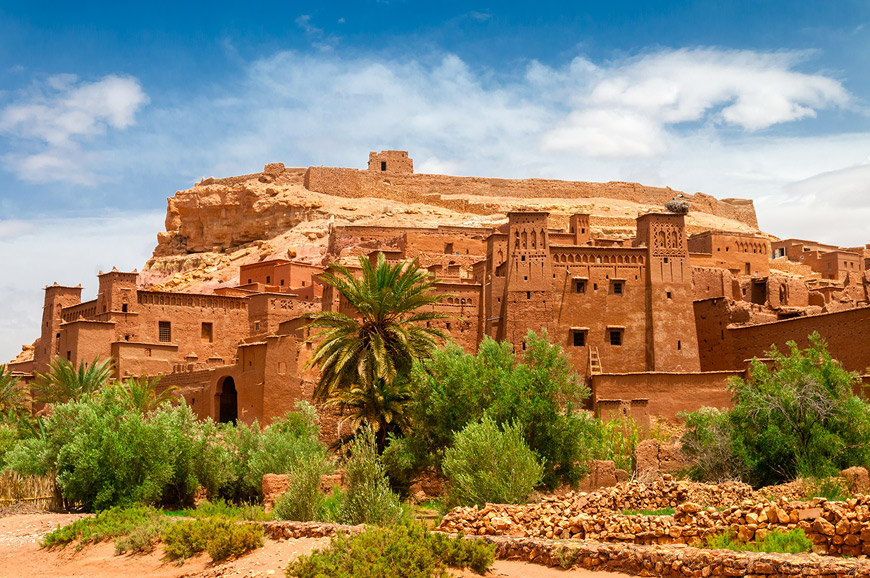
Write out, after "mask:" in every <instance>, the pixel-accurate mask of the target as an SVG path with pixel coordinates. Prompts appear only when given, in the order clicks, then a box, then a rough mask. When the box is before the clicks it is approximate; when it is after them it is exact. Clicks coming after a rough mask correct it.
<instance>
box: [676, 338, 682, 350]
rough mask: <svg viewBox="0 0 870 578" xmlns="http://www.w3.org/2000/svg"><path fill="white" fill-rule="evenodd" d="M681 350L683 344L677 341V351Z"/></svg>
mask: <svg viewBox="0 0 870 578" xmlns="http://www.w3.org/2000/svg"><path fill="white" fill-rule="evenodd" d="M682 348H683V344H682V343H681V342H680V341H679V340H677V351H679V350H681V349H682Z"/></svg>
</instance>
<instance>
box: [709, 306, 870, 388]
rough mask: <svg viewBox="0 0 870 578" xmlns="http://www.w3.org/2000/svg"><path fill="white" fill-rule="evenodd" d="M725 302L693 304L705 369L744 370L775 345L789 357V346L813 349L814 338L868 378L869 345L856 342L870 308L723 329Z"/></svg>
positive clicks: (868, 342)
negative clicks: (816, 334) (810, 338)
mask: <svg viewBox="0 0 870 578" xmlns="http://www.w3.org/2000/svg"><path fill="white" fill-rule="evenodd" d="M721 301H722V300H707V301H700V302H697V303H696V304H695V311H696V316H697V317H698V321H697V327H698V336H699V343H700V344H701V347H700V354H701V368H702V369H703V370H705V371H706V370H712V369H740V368H742V367H743V366H744V362H745V360H748V359H752V358H753V357H764V355H765V352H766V351H768V350H769V349H770V347H771V345H776V347H777V348H778V349H779V350H780V351H786V350H787V346H786V342H788V341H795V342H796V343H797V345H798V346H799V347H801V348H805V347H807V346H808V345H809V341H808V339H807V337H808V336H809V335H810V334H811V333H812V332H813V331H818V332H819V334H820V335H821V336H822V337H823V338H824V339H825V341H827V343H828V348H829V351H830V352H831V355H832V356H833V357H834V358H835V359H838V360H839V361H840V362H841V363H842V364H843V366H844V367H845V368H846V369H848V370H849V371H858V372H862V373H863V372H865V371H866V370H867V368H868V367H870V341H868V340H866V339H860V338H856V337H857V336H860V335H863V334H864V333H866V328H867V327H868V323H870V308H867V307H863V308H858V309H850V310H847V311H839V312H836V313H824V314H821V315H813V316H810V317H798V318H794V319H785V320H782V321H774V322H770V323H763V324H759V325H751V326H746V327H731V328H728V327H725V326H723V323H725V320H726V319H727V316H728V314H727V313H726V309H727V304H725V303H722V302H721Z"/></svg>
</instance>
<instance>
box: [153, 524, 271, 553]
mask: <svg viewBox="0 0 870 578" xmlns="http://www.w3.org/2000/svg"><path fill="white" fill-rule="evenodd" d="M163 544H164V545H163V551H164V553H165V558H166V559H167V560H177V561H179V562H181V563H183V562H184V560H185V559H187V558H190V557H191V556H193V555H194V554H196V553H198V552H205V551H207V552H208V554H209V556H211V558H212V560H214V561H216V562H217V561H219V560H223V559H225V558H228V557H229V556H237V555H239V554H244V553H245V552H247V551H249V550H253V549H255V548H259V547H261V546H262V545H263V527H262V526H260V525H258V524H243V523H238V522H236V521H234V520H229V519H227V518H200V519H197V520H185V521H183V522H178V523H177V524H173V525H172V526H170V527H169V528H168V529H167V530H166V531H165V532H164V533H163Z"/></svg>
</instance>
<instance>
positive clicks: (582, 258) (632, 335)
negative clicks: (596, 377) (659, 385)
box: [550, 246, 647, 375]
mask: <svg viewBox="0 0 870 578" xmlns="http://www.w3.org/2000/svg"><path fill="white" fill-rule="evenodd" d="M550 250H551V251H552V256H553V274H554V276H555V279H554V280H553V282H552V293H551V295H552V298H551V300H552V306H553V315H552V317H553V320H554V323H553V325H554V327H555V329H554V330H553V331H551V333H550V337H551V339H554V340H557V342H558V343H559V345H561V346H562V347H563V348H564V349H565V351H566V352H567V353H568V356H569V357H570V358H571V362H572V363H573V365H574V367H575V368H576V369H577V370H578V371H579V372H580V373H582V374H583V375H586V374H587V373H588V367H589V353H590V349H594V350H597V352H598V355H599V357H600V360H601V367H602V371H605V372H626V371H644V370H645V369H646V330H645V328H646V311H647V309H646V286H645V278H646V269H645V266H644V263H645V260H646V255H645V252H644V251H643V250H638V249H619V250H614V249H606V248H598V247H570V248H569V247H555V246H551V249H550ZM617 283H619V284H620V285H621V288H620V292H619V293H617V292H616V290H615V285H616V284H617ZM578 285H579V287H578ZM610 331H618V332H620V333H621V340H620V343H621V344H620V345H612V344H611V339H610ZM575 333H582V334H583V337H582V339H581V340H580V341H579V342H578V341H575V336H574V334H575ZM575 343H578V344H577V345H575ZM579 343H582V345H580V344H579Z"/></svg>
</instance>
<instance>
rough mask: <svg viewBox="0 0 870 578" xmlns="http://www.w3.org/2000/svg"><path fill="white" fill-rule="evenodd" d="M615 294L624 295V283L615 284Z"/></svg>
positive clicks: (615, 282) (616, 282) (617, 282)
mask: <svg viewBox="0 0 870 578" xmlns="http://www.w3.org/2000/svg"><path fill="white" fill-rule="evenodd" d="M613 294H614V295H622V281H614V282H613Z"/></svg>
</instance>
